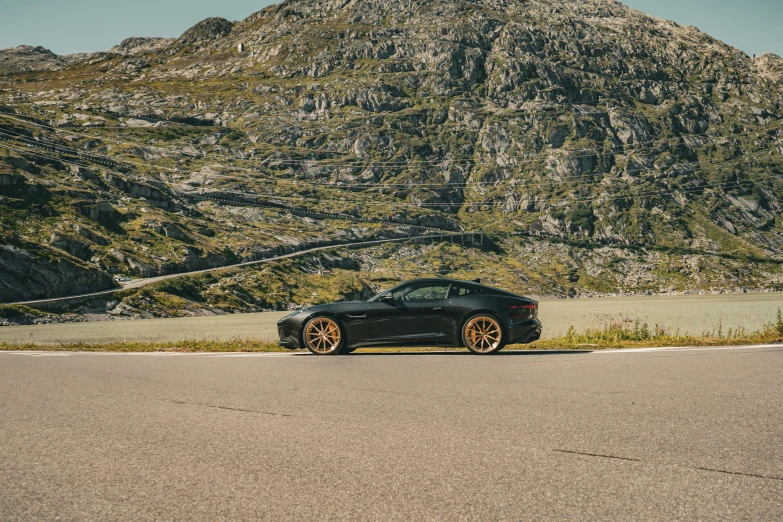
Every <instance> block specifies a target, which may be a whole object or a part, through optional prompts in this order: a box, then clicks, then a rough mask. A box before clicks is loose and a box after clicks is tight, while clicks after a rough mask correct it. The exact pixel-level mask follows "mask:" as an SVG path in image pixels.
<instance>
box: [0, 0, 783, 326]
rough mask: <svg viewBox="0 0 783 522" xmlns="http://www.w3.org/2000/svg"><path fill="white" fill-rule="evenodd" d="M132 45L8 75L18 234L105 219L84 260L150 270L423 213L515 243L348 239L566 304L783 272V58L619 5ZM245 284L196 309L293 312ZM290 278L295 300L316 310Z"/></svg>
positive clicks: (313, 10) (443, 15) (309, 2)
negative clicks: (386, 243)
mask: <svg viewBox="0 0 783 522" xmlns="http://www.w3.org/2000/svg"><path fill="white" fill-rule="evenodd" d="M239 44H243V45H244V49H245V50H244V52H238V50H237V49H238V45H239ZM124 45H125V48H124V50H122V52H123V54H122V55H120V54H118V52H117V51H118V50H117V49H116V48H115V52H114V53H103V54H98V55H93V56H92V57H91V58H90V59H88V60H85V61H82V62H79V63H73V64H70V65H68V66H66V67H64V68H63V70H61V71H58V72H56V73H51V74H48V75H43V74H38V75H36V78H35V81H23V77H22V76H21V75H20V76H9V77H7V78H6V79H4V80H0V89H2V90H1V91H0V104H1V105H3V106H5V107H6V110H5V112H6V113H16V116H13V115H11V116H9V117H2V118H0V132H2V133H3V134H2V136H3V137H4V138H6V141H2V142H0V147H5V153H4V154H5V159H0V165H5V169H6V171H7V172H8V174H7V175H8V176H15V178H14V180H15V181H13V183H11V182H10V181H9V182H8V184H6V185H5V187H6V188H4V189H2V190H4V193H3V194H4V195H3V198H4V199H3V201H2V202H0V204H3V205H5V206H6V207H5V208H6V209H9V210H6V211H4V212H2V213H1V214H2V216H3V217H2V218H0V219H3V220H4V224H5V225H6V226H7V227H8V228H9V229H11V230H14V231H15V232H17V234H18V237H19V238H20V239H15V238H13V237H10V236H8V239H7V241H9V242H10V243H13V244H16V243H15V242H16V241H19V240H22V239H23V240H25V241H28V242H32V243H36V244H39V245H47V248H56V247H54V246H53V245H51V244H50V243H49V241H50V239H51V237H53V235H54V234H60V235H61V236H63V237H72V236H74V234H75V231H76V230H77V229H78V230H89V231H90V232H89V233H90V234H94V235H95V236H97V237H101V238H103V239H102V241H101V242H95V241H92V240H90V239H89V238H85V237H84V236H82V237H81V238H80V239H79V241H82V242H84V243H85V244H86V245H87V246H88V247H89V250H90V253H91V255H90V259H89V260H86V261H83V262H86V263H89V264H91V265H92V266H94V267H96V268H97V269H99V270H102V271H104V272H106V273H111V274H114V275H115V276H117V277H148V276H151V275H157V274H163V273H172V272H178V271H187V270H189V269H191V268H193V267H206V266H219V265H220V264H222V263H226V262H230V261H234V260H241V259H249V258H253V257H254V256H263V255H266V254H267V253H268V252H271V251H273V250H274V249H279V248H289V249H291V248H298V247H299V246H300V245H303V244H307V245H312V244H326V243H335V244H339V243H344V242H346V241H348V240H352V239H357V238H366V237H379V235H380V236H383V235H384V234H386V235H388V234H392V235H394V234H406V233H412V232H415V231H416V230H420V229H415V228H412V227H411V225H419V226H432V227H437V228H440V229H445V230H467V231H478V232H483V233H484V234H485V235H486V236H487V237H488V238H489V239H491V241H488V243H487V244H491V245H493V246H492V249H494V250H492V249H491V250H487V248H486V247H485V248H484V250H483V251H481V250H475V249H474V248H473V247H469V246H465V247H463V246H462V245H459V247H455V248H456V249H457V250H456V251H452V250H450V249H445V247H444V249H441V250H438V249H423V250H422V248H419V247H410V248H408V247H403V246H399V247H395V248H393V249H392V250H393V251H389V250H386V249H375V250H374V251H372V252H376V254H372V255H377V256H387V257H391V258H393V259H394V260H395V262H394V264H389V263H386V262H384V261H383V259H384V258H382V257H379V258H377V259H372V258H371V257H372V255H370V254H368V253H367V252H371V251H367V252H365V253H363V254H361V255H360V254H358V253H356V252H353V253H352V252H344V253H343V254H341V255H344V256H345V257H346V258H351V259H353V263H352V264H351V267H352V268H351V269H350V270H349V269H345V270H348V272H350V273H352V274H354V275H361V276H362V278H363V279H364V280H365V281H366V282H369V284H370V285H371V286H372V285H374V284H375V285H376V286H383V285H384V284H386V283H387V282H389V281H393V280H395V279H397V278H400V277H409V276H412V275H424V274H431V273H444V274H461V275H464V276H465V277H469V276H474V277H484V278H485V279H487V280H489V281H490V282H492V280H493V278H496V279H497V281H498V282H502V283H503V284H504V285H506V286H509V287H512V288H517V289H518V290H520V291H527V292H528V293H532V294H536V295H561V296H577V295H597V294H616V293H650V292H653V293H655V292H677V291H736V290H739V289H743V288H744V289H748V288H753V289H775V288H778V287H779V286H780V284H781V278H783V270H781V262H783V227H781V220H780V212H781V208H782V205H783V199H782V198H783V182H782V180H781V174H780V173H781V164H783V161H782V158H781V155H782V154H783V91H782V90H781V88H780V79H781V77H780V73H781V61H780V59H779V58H778V57H775V56H774V55H764V56H761V57H759V58H757V59H755V60H753V59H751V58H750V57H748V56H747V55H745V54H744V53H742V52H741V51H739V50H737V49H734V48H732V47H730V46H728V45H726V44H724V43H722V42H720V41H718V40H715V39H714V38H711V37H710V36H709V35H706V34H704V33H702V32H700V31H699V30H698V29H697V28H695V27H684V26H681V25H678V24H676V23H674V22H670V21H666V20H660V19H657V18H653V17H650V16H648V15H645V14H643V13H641V12H638V11H634V10H631V9H629V8H627V7H626V6H624V5H622V4H621V3H619V2H614V1H612V0H583V1H577V0H558V1H554V0H552V1H550V0H459V1H452V0H449V1H446V0H434V1H432V0H429V1H424V0H409V1H403V2H396V3H388V2H377V1H358V0H339V1H337V0H334V1H315V0H289V1H286V2H283V3H281V4H279V5H275V6H271V7H268V8H266V9H264V10H262V11H260V12H258V13H255V14H253V15H251V16H250V17H248V18H247V19H245V20H243V21H241V22H235V23H234V22H229V21H227V20H223V19H219V18H211V19H208V20H205V21H203V22H201V23H199V24H197V25H196V26H194V27H193V28H191V29H190V30H188V31H187V32H185V33H184V34H183V35H182V36H181V37H180V38H179V39H177V40H176V41H174V42H162V41H155V42H147V41H145V42H141V41H136V40H132V41H129V42H128V43H127V44H124ZM134 49H144V52H142V53H138V54H137V53H135V52H133V50H134ZM0 112H2V110H0ZM30 147H35V148H30ZM0 150H2V149H0ZM20 165H22V166H20ZM25 165H26V166H25ZM9 179H10V178H9ZM9 187H12V188H9ZM33 204H34V205H36V206H33ZM314 212H315V213H318V214H308V213H314ZM71 248H72V249H73V250H74V251H77V250H78V251H80V252H84V249H83V248H82V247H79V246H78V245H77V246H74V247H71ZM390 248H391V247H390ZM65 252H66V253H67V252H68V250H67V249H66V250H65ZM444 252H451V255H453V256H454V257H455V258H454V259H451V260H449V259H448V256H446V255H445V254H444ZM69 255H73V254H72V253H71V254H69ZM368 256H370V257H368ZM406 256H407V257H406ZM77 257H78V256H77ZM82 257H86V255H85V256H82ZM459 259H463V260H471V262H470V263H469V264H465V263H462V262H459ZM406 260H416V263H414V264H411V265H409V264H408V261H406ZM319 262H321V261H320V260H313V259H311V260H309V261H307V262H303V264H302V265H301V267H307V266H311V267H312V266H317V265H318V263H319ZM308 263H309V264H308ZM402 266H406V267H408V268H406V269H404V270H403V269H399V268H395V267H402ZM301 267H300V268H301ZM512 267H513V268H512ZM301 270H305V272H304V273H310V272H308V271H307V270H309V269H306V268H301ZM337 270H344V269H343V268H339V269H337ZM315 272H317V270H316V271H315ZM315 272H313V273H315ZM348 272H346V273H348ZM243 277H250V276H248V275H242V274H241V273H240V274H235V275H231V276H226V278H225V279H220V280H218V281H215V280H210V282H209V283H207V282H202V283H199V284H201V285H202V286H198V285H197V286H198V287H197V288H195V289H193V290H192V291H190V293H188V295H187V297H186V300H187V301H188V303H190V304H189V305H188V306H192V307H195V308H199V306H201V305H198V306H196V305H195V304H194V303H202V304H204V303H206V304H204V305H203V306H204V307H206V306H207V304H208V305H209V306H211V307H213V309H215V310H222V309H228V310H231V311H236V310H243V309H255V308H259V307H261V308H263V307H264V306H270V305H271V303H272V300H270V299H268V298H262V297H261V294H262V293H264V292H261V293H259V291H258V288H259V287H258V286H256V287H254V288H248V287H243V289H241V290H239V289H238V287H241V286H242V285H243V284H245V283H243V282H242V278H243ZM254 277H255V276H254ZM258 277H260V278H261V279H256V282H257V285H262V286H263V285H272V286H274V285H277V284H278V283H279V284H280V285H282V286H286V284H285V277H286V276H285V275H284V274H277V275H272V274H267V276H264V277H266V278H267V279H264V277H261V276H260V275H258ZM313 277H315V276H313ZM319 277H320V276H319ZM237 278H238V279H237ZM251 279H252V278H251ZM348 279H350V278H348ZM348 279H345V280H343V279H340V278H336V279H335V281H337V280H340V281H342V283H340V284H343V283H344V282H345V281H347V280H348ZM261 280H264V281H265V282H264V283H263V284H262V283H260V282H258V281H261ZM350 280H351V281H354V283H350V284H349V287H350V292H355V291H359V290H360V287H357V286H356V285H357V284H358V283H355V279H350ZM273 281H276V282H273ZM313 281H316V279H312V278H309V276H308V277H305V279H302V281H301V285H300V287H301V288H306V287H307V285H312V284H316V283H314V282H313ZM376 283H377V284H376ZM42 284H43V285H44V286H45V283H42ZM335 284H336V283H335ZM345 284H348V283H345ZM204 285H206V286H204ZM209 285H215V286H212V287H209ZM338 286H339V285H338ZM232 288H233V289H234V290H236V292H237V293H232V290H231V289H232ZM287 288H288V290H285V291H283V290H279V291H280V292H282V293H281V294H279V295H280V296H283V297H279V299H278V300H277V301H275V306H286V305H287V304H286V303H288V304H290V302H295V301H297V300H302V299H304V298H303V297H302V294H301V293H298V291H296V292H295V291H294V290H292V288H293V287H287ZM346 288H348V287H346ZM161 292H162V293H159V294H156V295H157V296H158V297H155V298H152V297H151V298H150V299H153V300H155V299H163V300H165V299H164V297H162V296H163V295H164V294H165V295H169V294H166V292H163V291H161ZM345 292H348V293H350V292H349V291H348V290H347V289H346V290H345ZM134 295H136V294H134ZM264 295H266V294H264ZM329 295H331V296H333V295H335V294H334V292H331V293H329ZM346 295H348V294H346ZM253 296H254V297H253ZM286 296H287V297H286ZM267 297H268V296H267ZM179 298H182V299H185V297H182V296H181V295H180V296H179ZM134 299H135V297H134ZM286 299H289V300H290V301H288V302H287V301H286ZM313 299H318V298H313ZM134 302H135V303H136V305H134V306H137V308H138V306H140V305H138V302H136V301H134ZM227 303H231V304H230V305H229V304H227ZM243 303H244V304H243ZM180 305H182V303H180ZM101 306H103V305H101ZM112 306H116V303H115V305H112ZM182 306H184V305H182ZM202 308H203V307H202ZM155 309H156V310H158V311H159V312H156V313H165V312H161V311H160V310H164V309H166V307H165V306H162V307H158V308H155Z"/></svg>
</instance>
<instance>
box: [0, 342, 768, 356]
mask: <svg viewBox="0 0 783 522" xmlns="http://www.w3.org/2000/svg"><path fill="white" fill-rule="evenodd" d="M769 348H780V349H781V350H783V344H757V345H749V346H702V347H698V346H679V347H677V346H675V347H668V348H666V347H660V348H618V349H611V350H593V351H591V350H590V349H589V348H585V349H584V350H571V351H572V352H583V353H584V354H585V355H609V354H635V353H638V354H644V353H655V352H713V351H725V350H762V349H769ZM393 350H394V349H393V348H391V349H389V351H388V352H376V353H378V354H379V355H383V356H387V357H388V356H393V355H400V356H406V355H416V354H422V355H428V356H451V355H456V354H462V355H466V354H467V353H468V352H454V351H449V352H446V351H443V352H398V353H396V354H395V353H394V351H393ZM553 351H554V352H558V353H562V354H567V353H569V352H571V351H569V350H553ZM503 353H507V354H509V353H511V354H513V353H517V354H527V355H548V354H551V352H548V351H543V350H508V351H506V352H501V354H503ZM0 354H8V355H23V356H27V357H71V356H73V355H145V356H147V357H210V358H216V357H218V358H219V357H227V358H243V357H251V358H253V357H288V358H292V357H293V358H295V357H312V356H311V355H310V354H308V353H307V352H291V353H287V352H251V353H218V352H203V353H193V352H25V351H2V350H0ZM358 355H371V354H361V353H360V354H358Z"/></svg>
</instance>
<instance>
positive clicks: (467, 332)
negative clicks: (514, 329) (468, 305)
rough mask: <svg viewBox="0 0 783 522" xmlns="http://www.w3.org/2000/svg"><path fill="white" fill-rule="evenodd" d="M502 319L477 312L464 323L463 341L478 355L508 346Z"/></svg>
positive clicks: (497, 350)
mask: <svg viewBox="0 0 783 522" xmlns="http://www.w3.org/2000/svg"><path fill="white" fill-rule="evenodd" d="M506 342H507V340H506V333H505V332H504V331H503V325H502V324H501V322H500V320H499V319H498V318H497V317H495V316H494V315H491V314H476V315H474V316H471V317H470V318H468V320H467V321H465V324H463V325H462V343H463V344H464V345H465V347H466V348H467V349H468V350H470V351H471V352H473V353H475V354H477V355H491V354H493V353H497V352H499V351H500V350H502V349H503V348H505V346H506Z"/></svg>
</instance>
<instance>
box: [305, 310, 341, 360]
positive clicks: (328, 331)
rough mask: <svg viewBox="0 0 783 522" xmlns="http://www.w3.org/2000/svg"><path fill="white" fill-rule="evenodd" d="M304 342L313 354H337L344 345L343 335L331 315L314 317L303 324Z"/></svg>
mask: <svg viewBox="0 0 783 522" xmlns="http://www.w3.org/2000/svg"><path fill="white" fill-rule="evenodd" d="M304 344H305V346H306V347H307V349H308V350H310V351H311V352H313V353H314V354H315V355H337V354H339V353H340V352H341V351H342V349H343V347H344V346H345V336H344V335H343V330H342V328H340V325H339V324H337V321H335V320H334V319H332V318H331V317H314V318H312V319H310V320H309V321H307V324H305V327H304Z"/></svg>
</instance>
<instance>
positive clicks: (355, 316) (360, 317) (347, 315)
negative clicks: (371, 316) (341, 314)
mask: <svg viewBox="0 0 783 522" xmlns="http://www.w3.org/2000/svg"><path fill="white" fill-rule="evenodd" d="M345 317H347V318H348V319H365V318H366V317H367V314H361V315H350V314H345Z"/></svg>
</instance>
